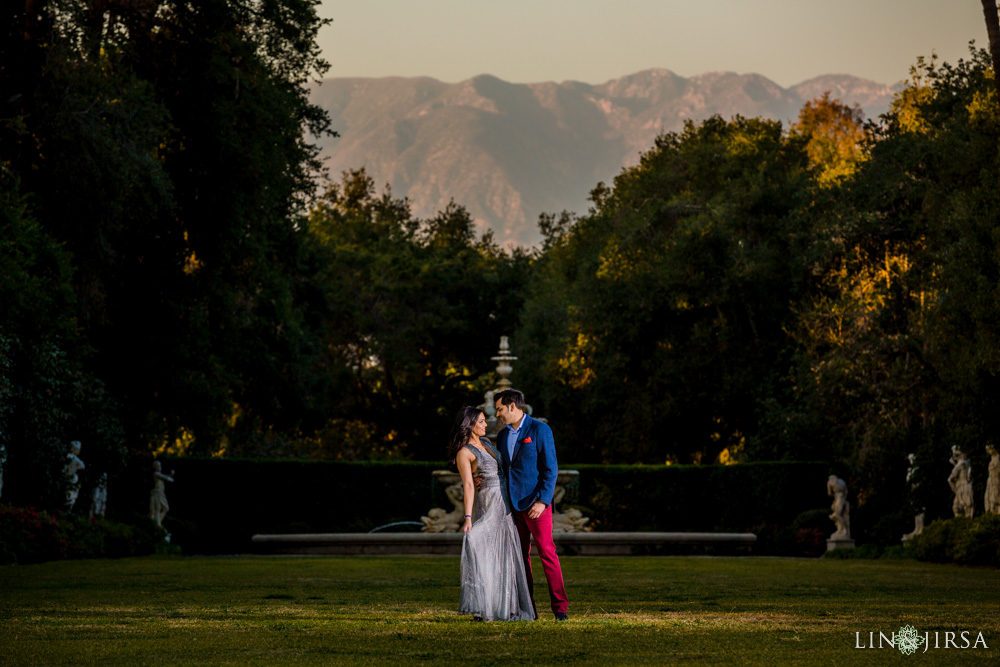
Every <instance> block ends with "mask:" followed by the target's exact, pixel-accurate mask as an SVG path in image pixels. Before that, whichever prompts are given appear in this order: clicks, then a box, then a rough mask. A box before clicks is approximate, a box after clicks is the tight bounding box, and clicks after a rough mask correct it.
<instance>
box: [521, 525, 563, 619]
mask: <svg viewBox="0 0 1000 667" xmlns="http://www.w3.org/2000/svg"><path fill="white" fill-rule="evenodd" d="M514 525H516V526H517V534H518V536H519V537H520V538H521V556H522V557H523V558H524V572H525V574H527V575H528V590H529V591H531V604H532V606H534V604H535V580H534V578H533V577H532V576H531V557H530V554H531V539H530V538H531V537H533V538H535V546H536V547H538V554H539V555H540V556H541V557H542V568H543V569H544V570H545V578H546V579H547V580H548V582H549V599H550V600H551V601H552V612H553V613H556V614H565V613H566V610H567V609H568V608H569V602H568V601H567V600H566V587H565V586H564V585H563V576H562V568H561V567H560V566H559V556H557V555H556V543H555V542H553V541H552V506H551V505H550V506H549V507H546V508H545V511H544V512H542V515H541V516H540V517H538V518H537V519H529V518H528V511H527V510H525V511H523V512H520V511H518V510H514ZM535 615H536V616H537V615H538V612H537V609H536V611H535Z"/></svg>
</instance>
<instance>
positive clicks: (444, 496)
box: [420, 470, 590, 533]
mask: <svg viewBox="0 0 1000 667" xmlns="http://www.w3.org/2000/svg"><path fill="white" fill-rule="evenodd" d="M579 493H580V472H579V471H577V470H560V471H559V473H558V476H557V477H556V488H555V493H554V494H553V496H552V532H553V533H578V532H585V531H589V530H590V528H589V527H588V526H587V525H586V524H587V523H588V522H589V521H590V519H589V518H587V517H585V516H583V514H582V513H581V512H580V510H578V509H570V510H568V511H567V512H566V513H563V512H560V511H559V509H558V508H557V507H556V506H557V505H559V504H560V503H561V502H563V501H564V500H565V501H566V502H567V503H574V502H576V500H577V498H578V496H579ZM431 494H432V496H433V497H434V499H435V502H436V503H439V504H441V505H445V506H447V505H448V504H450V505H451V508H449V509H444V508H441V507H435V508H433V509H431V510H430V511H429V512H427V516H422V517H420V521H421V522H422V523H423V524H424V527H423V528H422V529H421V530H422V531H423V532H425V533H457V532H459V531H460V530H461V529H462V524H463V522H464V521H465V519H464V514H465V504H464V501H463V497H464V496H465V492H464V489H463V488H462V478H461V476H459V474H458V473H457V472H451V471H450V470H435V471H433V472H432V473H431ZM445 500H447V501H448V502H444V501H445Z"/></svg>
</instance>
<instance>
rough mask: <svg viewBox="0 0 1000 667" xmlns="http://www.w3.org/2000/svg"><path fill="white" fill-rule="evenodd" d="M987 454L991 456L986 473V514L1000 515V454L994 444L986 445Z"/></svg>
mask: <svg viewBox="0 0 1000 667" xmlns="http://www.w3.org/2000/svg"><path fill="white" fill-rule="evenodd" d="M986 453H987V454H989V455H990V467H989V468H988V469H987V473H986V475H987V477H986V497H985V500H986V502H985V504H986V513H987V514H989V513H990V512H992V513H993V514H1000V453H998V452H997V448H996V446H995V445H992V444H990V445H986Z"/></svg>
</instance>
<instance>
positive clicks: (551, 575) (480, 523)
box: [448, 389, 568, 621]
mask: <svg viewBox="0 0 1000 667" xmlns="http://www.w3.org/2000/svg"><path fill="white" fill-rule="evenodd" d="M493 400H494V405H495V407H496V415H497V421H498V422H499V423H501V424H504V425H505V428H503V429H502V430H501V431H500V432H499V433H498V434H497V449H499V450H500V451H499V453H498V452H497V449H494V448H493V445H492V444H491V443H490V441H489V440H488V439H486V437H485V436H486V416H485V415H484V414H483V412H482V410H480V409H479V408H462V410H461V412H459V413H458V416H457V418H456V419H455V427H454V429H452V435H451V440H450V442H449V448H448V459H449V461H453V462H454V463H455V465H457V467H458V471H459V473H460V475H461V477H462V487H463V490H464V493H465V527H464V528H463V531H464V533H465V535H464V536H463V540H462V587H461V593H460V596H459V607H458V613H460V614H471V615H472V617H473V618H475V619H476V620H488V621H531V620H534V619H536V618H538V612H537V611H536V610H535V599H534V581H533V579H532V576H531V559H530V557H529V554H530V551H531V538H532V537H534V539H535V546H536V547H537V548H538V552H539V554H540V555H541V557H542V567H543V568H544V570H545V577H546V579H547V580H548V584H549V597H550V599H551V601H552V611H553V613H554V614H555V617H556V620H559V621H565V620H566V619H567V616H566V611H567V608H568V603H567V601H566V590H565V588H564V586H563V577H562V569H561V568H560V567H559V557H558V556H556V547H555V543H554V542H553V541H552V495H553V493H554V492H555V488H556V474H557V466H556V450H555V444H554V442H553V440H552V430H551V429H550V428H549V427H548V424H545V423H543V422H540V421H537V420H535V419H532V418H531V417H529V416H528V415H527V414H525V413H524V394H522V393H521V392H519V391H517V390H515V389H505V390H503V391H500V392H497V393H496V394H494V396H493ZM477 488H478V494H477Z"/></svg>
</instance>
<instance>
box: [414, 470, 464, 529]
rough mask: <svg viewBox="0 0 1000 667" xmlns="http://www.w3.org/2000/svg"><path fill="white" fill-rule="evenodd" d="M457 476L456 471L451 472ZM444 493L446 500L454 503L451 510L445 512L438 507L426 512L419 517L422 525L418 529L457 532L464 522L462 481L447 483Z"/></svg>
mask: <svg viewBox="0 0 1000 667" xmlns="http://www.w3.org/2000/svg"><path fill="white" fill-rule="evenodd" d="M453 474H454V476H455V477H458V473H453ZM444 493H445V495H446V496H448V500H450V501H451V504H452V505H454V509H453V510H452V511H451V512H447V511H445V510H443V509H441V508H440V507H435V508H434V509H432V510H430V511H429V512H427V516H422V517H420V521H421V522H422V523H423V524H424V527H423V528H421V529H420V530H421V531H422V532H424V533H457V532H458V531H459V530H460V529H461V527H462V525H463V524H464V523H465V491H464V490H463V488H462V481H461V478H459V481H458V482H457V483H455V484H449V485H448V486H447V487H446V488H445V490H444Z"/></svg>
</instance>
